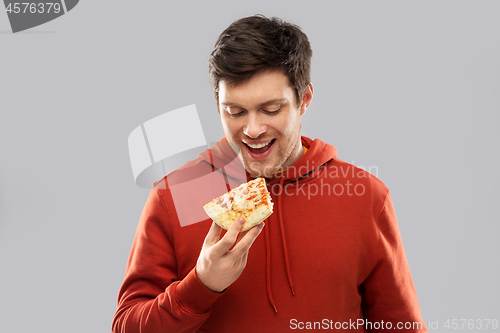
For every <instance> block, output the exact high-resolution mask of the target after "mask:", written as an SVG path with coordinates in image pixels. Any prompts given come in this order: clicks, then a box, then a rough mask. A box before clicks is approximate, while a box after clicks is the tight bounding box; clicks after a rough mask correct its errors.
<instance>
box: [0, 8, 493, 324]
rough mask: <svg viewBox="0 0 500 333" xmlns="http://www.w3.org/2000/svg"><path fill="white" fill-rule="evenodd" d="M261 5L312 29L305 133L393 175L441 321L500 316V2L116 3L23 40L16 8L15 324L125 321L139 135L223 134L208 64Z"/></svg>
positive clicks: (10, 126) (9, 83) (11, 201)
mask: <svg viewBox="0 0 500 333" xmlns="http://www.w3.org/2000/svg"><path fill="white" fill-rule="evenodd" d="M255 13H262V14H265V15H267V16H279V17H281V18H283V19H286V20H290V21H291V22H293V23H296V24H298V25H300V26H301V27H302V28H303V30H304V31H305V32H306V33H307V34H308V36H309V38H310V42H311V45H312V48H313V52H314V55H313V67H312V82H313V84H314V89H315V90H314V92H315V95H314V100H313V103H312V105H311V107H310V108H309V109H308V111H307V113H306V114H305V115H304V117H303V118H302V121H303V134H305V135H308V136H311V137H313V138H315V137H319V138H321V139H322V140H323V141H326V142H329V143H331V144H333V145H335V146H336V147H337V148H338V155H339V157H340V158H341V159H343V160H345V161H348V162H353V163H354V164H356V165H359V166H364V167H365V168H368V167H369V166H372V167H373V166H376V167H377V168H378V172H377V174H378V177H379V178H380V179H381V180H382V181H384V182H385V183H386V184H387V186H388V187H389V188H390V189H391V193H392V197H393V200H394V204H395V208H396V213H397V216H398V221H399V225H400V229H401V234H402V237H403V241H404V245H405V249H406V253H407V257H408V261H409V263H410V267H411V270H412V274H413V278H414V281H415V286H416V289H417V293H418V296H419V301H420V306H421V308H422V313H423V317H424V319H425V320H426V322H427V324H429V320H430V321H433V322H435V321H436V320H439V327H440V329H439V331H443V332H445V331H448V330H447V329H445V328H443V324H444V322H445V320H447V319H454V318H456V319H460V318H463V319H493V318H497V319H500V311H499V310H500V302H499V301H498V299H499V296H500V295H499V294H500V292H499V291H500V287H499V283H498V281H500V269H499V260H498V254H499V252H500V251H499V250H500V246H499V240H498V239H499V233H500V228H499V223H498V222H499V221H498V215H497V213H496V209H494V206H496V205H497V203H498V202H499V201H500V197H499V194H498V187H499V183H500V181H499V173H498V170H497V169H496V168H497V167H498V166H500V163H499V162H500V159H499V157H498V143H499V142H500V137H499V131H498V116H497V114H498V111H499V107H500V94H499V88H500V64H499V59H500V38H499V32H500V20H499V19H498V17H499V16H498V15H499V13H500V2H498V1H456V0H455V1H418V2H417V1H412V2H409V1H405V2H402V1H356V2H354V1H335V2H331V3H330V2H328V3H327V2H326V1H325V2H310V3H307V2H304V1H294V2H292V1H281V2H270V1H251V2H248V3H247V4H239V3H238V4H236V3H235V2H234V1H225V2H221V1H210V2H203V3H202V2H200V3H193V2H186V3H185V4H181V3H180V2H176V3H175V4H174V3H173V2H170V1H148V2H138V1H124V0H121V1H118V0H114V1H82V2H80V3H79V4H78V6H76V7H75V8H74V9H73V10H72V11H71V12H69V13H68V14H66V15H64V16H62V17H60V18H58V19H57V20H54V21H52V22H49V23H47V24H44V25H42V26H39V27H36V28H34V29H32V30H29V31H26V32H24V33H19V34H12V33H11V32H9V30H10V26H9V23H8V20H7V14H6V13H5V12H3V11H1V12H0V32H1V33H0V51H1V53H0V60H1V64H2V65H1V70H0V112H1V113H0V114H1V118H0V124H1V130H0V145H1V151H0V152H1V155H0V269H1V274H0V332H9V333H11V332H85V333H88V332H109V331H110V326H111V319H112V316H113V313H114V311H115V309H116V297H117V293H118V289H119V287H120V284H121V282H122V279H123V274H124V271H125V265H126V261H127V258H128V254H129V250H130V246H131V244H132V239H133V236H134V233H135V230H136V226H137V222H138V219H139V215H140V213H141V211H142V208H143V205H144V203H145V201H146V199H147V196H148V194H149V192H148V190H145V189H141V188H139V187H137V186H136V185H135V184H134V181H133V177H132V170H131V167H130V161H129V157H128V148H127V137H128V135H129V133H130V132H131V131H132V130H133V129H134V128H136V127H137V126H139V125H140V124H141V123H143V122H145V121H147V120H149V119H151V118H153V117H155V116H157V115H160V114H162V113H164V112H167V111H170V110H174V109H177V108H180V107H183V106H186V105H190V104H196V106H197V109H198V112H199V113H200V116H201V118H202V124H203V126H204V129H205V134H206V137H207V139H208V140H209V141H216V140H218V139H219V138H220V137H221V136H222V128H221V126H220V124H219V119H218V117H217V111H216V106H215V102H214V98H213V93H212V91H211V88H210V85H209V83H208V78H207V74H206V72H207V70H206V63H207V59H208V56H209V54H210V52H211V49H212V47H213V45H214V43H215V40H216V39H217V37H218V35H219V34H220V33H221V32H222V30H223V29H224V28H226V27H227V26H228V25H229V24H230V23H231V22H233V21H234V20H236V19H238V18H240V17H243V16H248V15H252V14H255ZM372 170H373V169H372ZM304 320H307V318H304ZM483 330H484V329H483ZM483 330H481V331H483ZM467 331H471V330H467ZM489 331H491V330H489Z"/></svg>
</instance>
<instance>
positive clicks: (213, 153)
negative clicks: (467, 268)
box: [198, 136, 337, 312]
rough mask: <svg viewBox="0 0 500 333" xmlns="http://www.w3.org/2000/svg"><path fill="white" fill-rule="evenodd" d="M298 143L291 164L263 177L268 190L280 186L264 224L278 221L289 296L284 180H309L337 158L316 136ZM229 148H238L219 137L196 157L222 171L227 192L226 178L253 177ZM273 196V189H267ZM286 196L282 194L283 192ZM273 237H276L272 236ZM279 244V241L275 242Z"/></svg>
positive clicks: (269, 270) (269, 293) (269, 289)
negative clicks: (301, 151)
mask: <svg viewBox="0 0 500 333" xmlns="http://www.w3.org/2000/svg"><path fill="white" fill-rule="evenodd" d="M301 141H302V146H304V147H305V148H307V151H306V152H305V154H304V155H302V157H301V158H300V159H299V160H298V161H297V162H295V164H294V165H292V166H291V167H289V168H288V169H286V170H283V171H281V172H279V173H277V174H276V175H275V177H273V178H271V179H266V184H267V186H268V189H269V188H270V187H271V186H272V187H275V186H279V187H280V189H279V191H278V192H277V193H279V194H277V195H275V197H274V198H273V201H274V202H276V201H277V205H276V206H275V207H277V208H275V210H274V212H273V214H271V216H270V217H269V218H268V219H266V221H265V222H266V223H267V222H269V223H272V224H278V225H279V231H280V234H281V235H280V238H281V246H282V250H283V255H284V260H285V268H286V275H287V280H288V284H289V287H290V291H291V293H292V295H294V296H295V289H294V285H293V278H292V272H291V270H290V260H292V259H293V258H289V255H288V246H287V242H286V221H284V219H283V212H282V207H283V204H282V202H283V196H284V195H283V192H285V191H283V187H284V185H285V184H287V183H291V182H296V181H298V182H302V181H303V182H308V181H310V180H311V179H314V178H316V177H318V175H319V174H320V172H321V166H323V165H324V164H326V163H327V162H328V161H330V160H332V159H334V158H336V157H337V149H336V148H335V147H334V146H331V145H329V144H327V143H325V142H323V141H321V140H319V139H315V140H312V139H310V138H308V137H305V136H302V137H301ZM232 147H236V150H238V147H237V146H236V145H232V144H231V143H228V142H227V140H226V138H223V139H222V140H220V141H219V142H217V143H216V144H215V145H214V146H213V147H212V148H210V149H207V150H205V151H204V152H202V153H201V154H199V155H198V157H199V158H201V159H203V160H204V161H205V162H207V163H208V164H209V165H210V166H211V168H212V172H215V171H216V170H218V171H220V172H222V173H223V174H224V179H225V181H226V187H227V190H228V191H230V190H231V187H230V186H229V179H228V178H232V179H233V180H235V181H237V182H239V183H240V184H241V183H245V182H247V181H250V180H251V179H253V177H252V176H250V174H249V173H248V172H247V171H246V170H245V168H244V167H243V165H242V163H241V162H240V160H239V158H238V155H237V153H236V152H235V150H234V149H233V148H232ZM269 192H271V195H272V196H273V193H276V192H275V191H269ZM285 196H286V195H285ZM269 229H270V228H269V227H267V228H264V237H265V238H264V240H265V247H266V291H267V297H268V300H269V303H270V305H271V306H272V308H273V309H274V311H275V312H278V308H277V306H276V303H275V301H274V298H273V291H272V284H271V278H272V267H271V247H272V244H271V236H270V231H269ZM274 239H276V238H274ZM277 246H279V244H278V245H277Z"/></svg>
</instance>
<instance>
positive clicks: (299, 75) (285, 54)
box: [208, 15, 312, 108]
mask: <svg viewBox="0 0 500 333" xmlns="http://www.w3.org/2000/svg"><path fill="white" fill-rule="evenodd" d="M311 57H312V50H311V46H310V44H309V40H308V39H307V36H306V35H305V34H304V33H303V32H302V30H301V28H300V27H299V26H297V25H294V24H291V23H288V22H285V21H283V20H281V19H279V18H277V17H272V18H267V17H265V16H263V15H254V16H249V17H245V18H242V19H239V20H237V21H235V22H233V23H232V24H231V25H230V26H229V27H228V28H227V29H226V30H224V31H223V32H222V34H221V35H220V36H219V38H218V39H217V42H216V43H215V47H214V50H213V51H212V54H211V55H210V59H209V61H208V73H209V78H210V84H211V85H212V89H213V90H214V93H215V100H216V101H217V108H218V107H219V82H220V81H221V80H224V81H226V82H227V83H228V84H229V85H233V86H234V85H237V84H238V83H241V82H244V81H246V80H248V79H250V78H251V77H252V76H253V75H254V74H255V73H257V72H262V71H266V70H282V71H283V72H284V74H286V75H287V76H288V80H289V82H290V86H291V87H292V88H293V89H294V90H295V97H296V98H297V106H300V104H301V101H302V97H303V93H304V89H305V88H306V86H307V85H308V84H309V82H310V80H311V79H310V76H311Z"/></svg>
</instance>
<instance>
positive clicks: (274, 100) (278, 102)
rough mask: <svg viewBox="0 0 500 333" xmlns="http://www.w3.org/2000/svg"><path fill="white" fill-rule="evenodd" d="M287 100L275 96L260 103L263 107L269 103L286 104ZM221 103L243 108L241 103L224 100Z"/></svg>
mask: <svg viewBox="0 0 500 333" xmlns="http://www.w3.org/2000/svg"><path fill="white" fill-rule="evenodd" d="M286 102H287V99H286V98H275V99H271V100H269V101H265V102H264V103H261V104H259V107H263V106H266V105H269V104H286ZM220 104H221V105H223V106H233V107H238V108H243V107H242V106H240V105H239V104H237V103H232V102H224V103H220Z"/></svg>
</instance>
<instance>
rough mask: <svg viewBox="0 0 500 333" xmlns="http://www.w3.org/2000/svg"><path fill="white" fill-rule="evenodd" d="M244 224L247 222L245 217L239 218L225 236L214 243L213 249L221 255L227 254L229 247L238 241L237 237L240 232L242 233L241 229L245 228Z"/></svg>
mask: <svg viewBox="0 0 500 333" xmlns="http://www.w3.org/2000/svg"><path fill="white" fill-rule="evenodd" d="M243 224H245V219H244V218H242V217H239V218H237V219H236V220H235V221H234V222H233V224H232V225H231V227H230V228H229V230H228V231H227V232H226V234H225V235H224V237H222V238H221V240H220V241H219V242H218V243H217V244H215V245H214V248H213V250H214V251H215V253H217V254H218V255H220V256H223V255H224V254H226V253H227V252H228V251H229V249H230V248H231V247H232V246H233V245H234V243H235V242H236V239H237V238H238V234H239V233H240V231H241V229H242V228H243Z"/></svg>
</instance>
